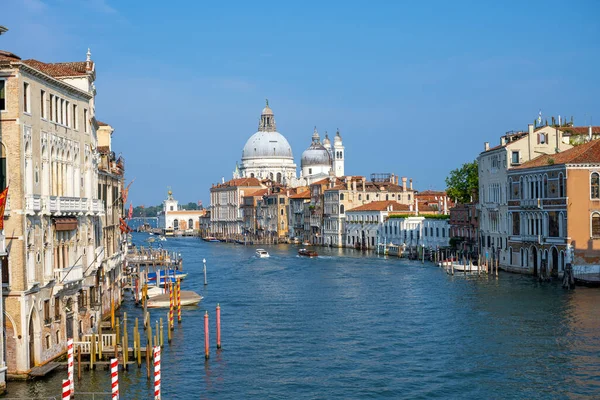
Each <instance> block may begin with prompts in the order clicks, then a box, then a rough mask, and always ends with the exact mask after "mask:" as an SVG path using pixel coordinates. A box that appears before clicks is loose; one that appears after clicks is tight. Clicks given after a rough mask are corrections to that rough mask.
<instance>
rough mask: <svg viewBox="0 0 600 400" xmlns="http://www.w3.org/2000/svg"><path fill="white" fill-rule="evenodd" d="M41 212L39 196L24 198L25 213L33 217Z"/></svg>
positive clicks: (40, 198)
mask: <svg viewBox="0 0 600 400" xmlns="http://www.w3.org/2000/svg"><path fill="white" fill-rule="evenodd" d="M41 210H42V197H41V196H40V195H37V194H34V195H27V196H25V213H26V214H29V215H33V214H34V213H36V212H39V211H41Z"/></svg>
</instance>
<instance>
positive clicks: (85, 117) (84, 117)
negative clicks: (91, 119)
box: [83, 108, 88, 133]
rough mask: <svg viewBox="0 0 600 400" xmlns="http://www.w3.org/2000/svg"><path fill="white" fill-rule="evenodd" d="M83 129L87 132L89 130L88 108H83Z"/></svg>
mask: <svg viewBox="0 0 600 400" xmlns="http://www.w3.org/2000/svg"><path fill="white" fill-rule="evenodd" d="M83 131H84V132H86V133H87V131H88V110H87V108H84V109H83Z"/></svg>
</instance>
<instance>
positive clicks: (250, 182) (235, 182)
mask: <svg viewBox="0 0 600 400" xmlns="http://www.w3.org/2000/svg"><path fill="white" fill-rule="evenodd" d="M237 186H260V181H259V180H258V179H256V178H238V179H231V180H229V181H227V182H225V183H219V184H218V185H215V187H217V188H223V187H237Z"/></svg>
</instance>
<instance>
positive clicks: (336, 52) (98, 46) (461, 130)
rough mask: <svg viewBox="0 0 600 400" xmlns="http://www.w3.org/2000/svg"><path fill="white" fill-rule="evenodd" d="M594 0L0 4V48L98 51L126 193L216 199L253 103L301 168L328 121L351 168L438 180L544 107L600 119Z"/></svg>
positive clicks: (44, 57)
mask: <svg viewBox="0 0 600 400" xmlns="http://www.w3.org/2000/svg"><path fill="white" fill-rule="evenodd" d="M599 15H600V2H597V1H572V2H566V1H527V2H522V1H515V2H511V1H505V2H487V1H482V2H476V1H464V2H460V1H452V2H448V1H439V2H437V1H429V2H409V1H371V2H367V1H361V2H359V1H349V0H345V1H320V2H317V1H315V2H313V1H303V2H294V3H292V2H275V1H273V2H270V1H262V2H249V1H239V2H231V1H229V2H226V1H223V2H214V1H210V2H209V1H187V2H184V1H171V2H164V1H151V0H146V1H116V0H89V1H85V0H54V1H51V0H2V2H1V4H0V25H5V26H7V27H8V28H9V29H10V30H9V32H8V33H7V34H5V35H3V36H1V37H0V49H4V50H8V51H12V52H14V53H16V54H17V55H19V56H21V57H22V58H35V59H39V60H41V61H45V62H58V61H76V60H84V59H85V53H86V51H87V49H88V47H89V48H91V52H92V58H93V60H94V61H95V62H96V69H97V81H96V87H97V91H98V95H97V106H96V112H97V118H98V119H99V120H101V121H104V122H108V123H110V124H112V125H113V126H114V128H115V133H114V135H113V147H114V148H115V151H116V152H117V153H120V152H122V153H123V155H124V156H125V158H126V163H127V164H126V168H127V173H126V176H127V179H128V180H131V179H134V178H135V179H136V180H135V183H134V184H133V185H132V187H131V195H130V198H131V199H132V201H133V203H134V204H136V205H139V204H146V205H153V204H158V203H160V202H161V201H162V199H163V198H164V197H165V193H166V190H167V189H166V188H167V186H171V187H172V190H173V191H174V194H175V196H176V197H177V198H178V199H179V200H180V202H184V203H187V202H189V201H197V200H202V201H203V202H204V204H208V201H209V188H210V185H211V183H216V182H218V181H220V180H221V177H225V178H226V179H229V178H230V177H231V173H232V171H233V169H234V167H235V163H236V161H238V160H239V159H240V158H241V151H242V148H243V146H244V144H245V142H246V140H247V139H248V138H249V137H250V136H251V135H252V134H253V133H254V132H255V131H256V129H257V125H258V120H259V116H260V111H261V109H262V107H263V106H264V99H265V98H268V99H269V103H270V105H271V107H272V108H273V111H274V113H275V118H276V120H277V127H278V130H279V131H280V132H281V133H282V134H284V135H285V136H286V137H287V139H288V141H289V142H290V144H291V145H292V149H293V152H294V157H295V159H296V163H297V164H298V166H299V164H300V156H301V154H302V151H304V149H305V148H306V147H308V145H309V144H310V137H311V135H312V130H313V127H314V126H315V125H316V126H317V127H318V129H319V131H320V132H321V133H322V134H323V133H324V132H325V131H328V132H329V133H330V134H332V133H334V132H335V130H336V128H339V129H340V131H341V133H342V136H343V139H344V145H345V146H346V173H347V174H353V175H367V176H368V175H369V174H370V173H372V172H392V173H396V174H399V175H401V176H407V177H412V178H413V179H414V187H415V189H418V190H426V189H443V188H444V187H445V185H444V178H445V177H446V176H447V174H448V172H449V171H450V170H451V169H454V168H456V167H457V166H459V165H461V164H462V163H464V162H468V161H471V160H473V159H475V158H476V157H477V154H478V153H479V152H480V151H481V150H482V149H483V142H485V141H490V142H492V143H493V144H494V143H497V142H498V141H499V136H500V135H502V134H503V133H504V132H506V131H510V130H516V129H526V127H527V124H528V123H531V122H532V121H533V120H534V118H535V117H536V116H537V114H538V111H539V110H540V109H541V110H542V113H543V116H544V117H548V118H549V119H550V117H551V116H552V115H555V116H556V115H558V114H560V115H562V116H568V117H569V118H570V117H571V116H574V118H575V122H576V124H577V125H587V124H589V123H590V118H593V121H595V122H596V125H598V124H600V107H599V106H600V96H598V93H600V79H598V66H599V65H600V40H598V39H599V38H600V22H599V21H600V20H599V19H598V16H599Z"/></svg>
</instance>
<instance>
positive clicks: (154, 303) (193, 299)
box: [147, 290, 203, 308]
mask: <svg viewBox="0 0 600 400" xmlns="http://www.w3.org/2000/svg"><path fill="white" fill-rule="evenodd" d="M202 299H203V297H202V296H200V295H199V294H198V293H196V292H192V291H191V290H182V291H181V305H182V306H195V305H196V304H198V303H200V300H202ZM169 301H170V299H169V294H168V293H163V294H159V295H158V296H154V297H151V298H149V299H148V303H147V304H148V308H169Z"/></svg>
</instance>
